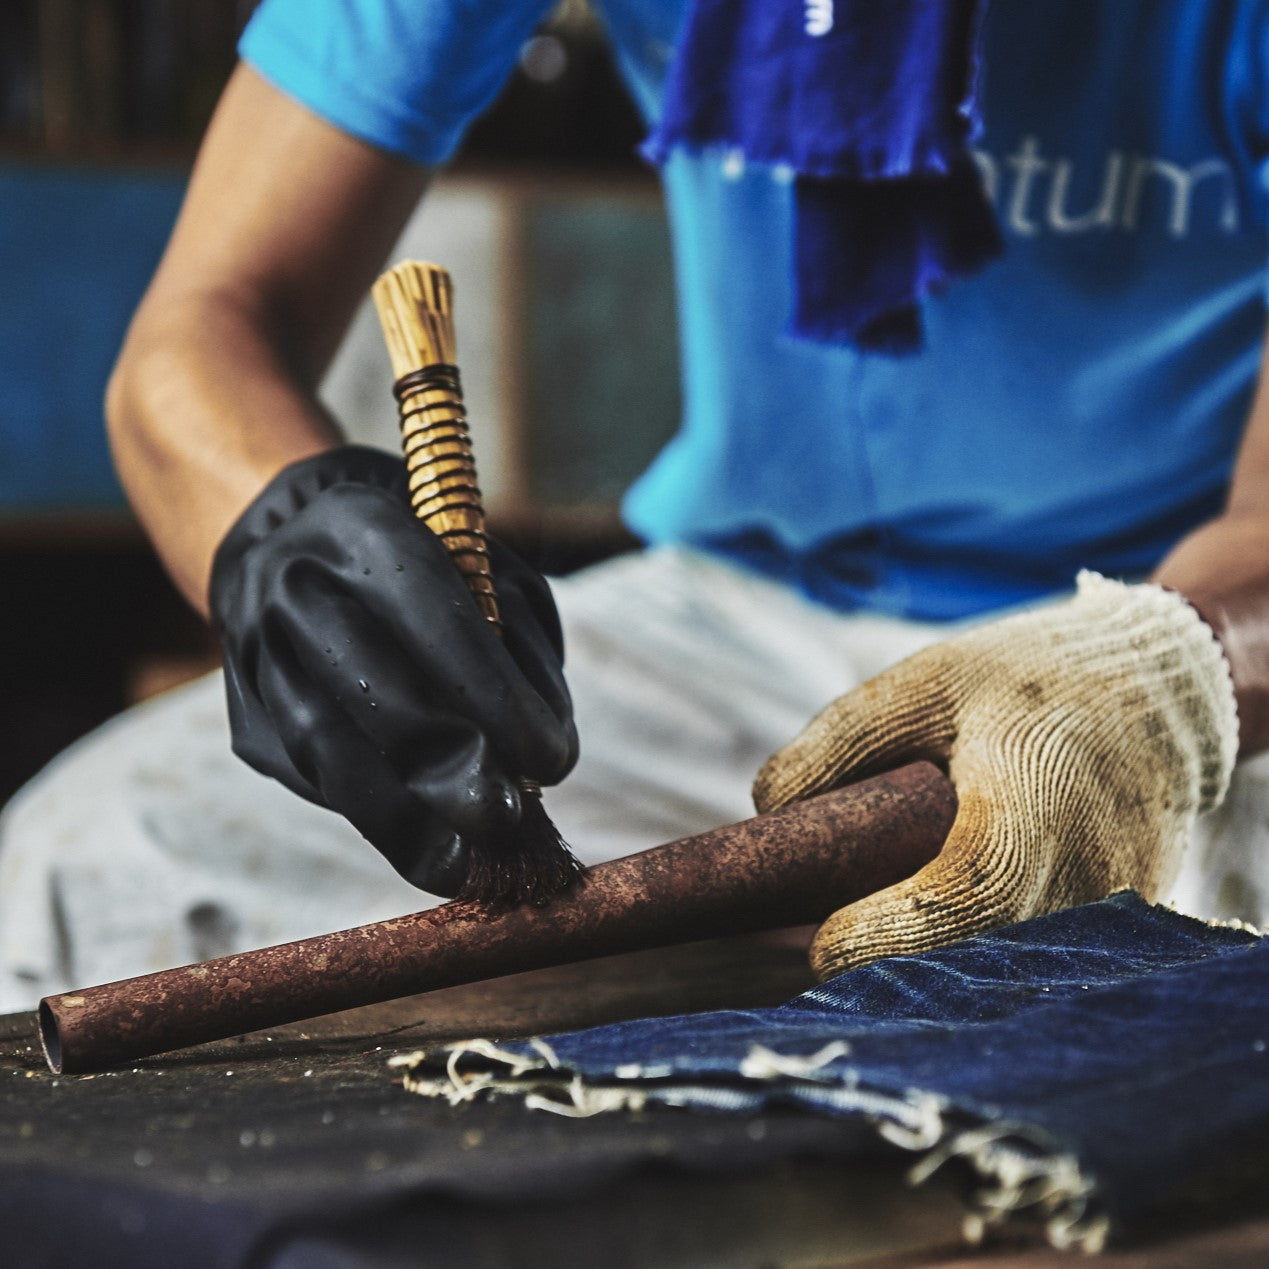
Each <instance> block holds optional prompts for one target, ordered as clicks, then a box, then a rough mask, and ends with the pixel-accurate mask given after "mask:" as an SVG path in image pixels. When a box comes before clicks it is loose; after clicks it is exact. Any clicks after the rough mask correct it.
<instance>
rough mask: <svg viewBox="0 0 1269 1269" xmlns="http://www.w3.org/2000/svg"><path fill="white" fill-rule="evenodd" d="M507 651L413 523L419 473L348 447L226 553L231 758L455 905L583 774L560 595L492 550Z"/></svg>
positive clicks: (250, 517) (311, 461)
mask: <svg viewBox="0 0 1269 1269" xmlns="http://www.w3.org/2000/svg"><path fill="white" fill-rule="evenodd" d="M490 555H491V563H492V568H493V574H494V580H495V584H496V585H497V588H498V599H499V603H500V606H501V610H502V619H503V625H504V634H505V641H504V639H500V638H499V637H498V635H497V633H496V632H495V631H494V629H493V628H492V627H491V626H490V625H489V623H488V622H487V621H486V620H485V619H484V617H483V616H482V615H481V613H480V611H479V609H478V608H477V607H476V605H475V603H474V602H473V600H472V599H471V597H470V595H469V594H468V592H467V587H466V585H465V583H464V582H463V580H462V577H461V576H460V575H459V573H458V570H457V569H456V568H455V566H454V564H453V562H452V561H451V560H450V558H449V556H448V555H447V554H446V552H445V548H444V547H443V546H442V545H441V542H440V540H439V539H438V538H437V537H436V536H435V535H434V534H432V533H431V532H430V531H429V530H428V529H427V528H426V527H425V526H424V525H423V524H421V523H420V522H419V521H418V520H416V519H415V517H414V514H413V512H412V511H411V509H410V505H409V500H408V494H407V489H406V478H405V470H404V464H403V463H402V462H401V460H400V459H398V458H395V457H393V456H392V455H390V454H387V453H386V452H383V451H381V450H374V449H366V448H363V447H360V446H345V447H343V448H340V449H335V450H331V451H329V452H327V453H324V454H319V455H317V456H315V457H313V458H307V459H303V460H301V461H300V462H298V463H295V464H293V465H292V466H290V467H288V468H286V469H285V470H284V471H282V472H281V473H280V474H279V475H278V476H276V477H275V478H274V479H273V480H272V481H271V482H270V483H269V484H268V485H267V486H266V487H265V489H264V491H263V492H262V493H261V494H260V495H259V496H258V497H257V498H256V499H255V501H254V502H253V503H252V504H251V505H250V506H249V507H248V508H247V510H246V511H245V512H244V513H243V514H242V516H241V517H240V518H239V520H238V521H237V523H236V524H235V525H234V526H233V528H232V529H231V530H230V531H229V533H228V534H227V536H226V537H225V540H224V541H223V542H222V543H221V545H220V547H219V549H218V550H217V552H216V558H215V561H214V563H213V566H212V576H211V591H210V599H211V611H212V620H213V623H214V625H215V628H216V632H217V634H218V635H219V637H220V640H221V646H222V650H223V654H224V661H225V685H226V689H227V693H228V698H229V722H230V728H231V731H232V736H233V750H234V752H235V753H236V754H237V755H238V756H239V757H240V758H242V759H244V760H245V761H246V762H248V763H249V764H250V765H251V766H253V767H255V768H256V770H258V771H262V772H264V773H265V774H266V775H270V776H273V777H274V778H275V779H277V780H280V781H281V782H282V783H283V784H285V785H286V786H287V788H289V789H291V790H293V791H294V792H296V793H298V794H299V795H300V796H301V797H304V798H307V799H308V800H309V801H311V802H316V803H317V804H318V805H319V806H326V807H329V808H331V809H332V810H334V811H338V812H339V813H340V814H341V815H343V816H344V817H345V818H347V819H348V820H349V821H350V822H351V823H352V824H353V825H354V826H355V827H356V828H357V829H358V830H359V831H360V832H361V833H362V835H363V836H365V837H366V838H367V839H368V840H369V841H370V842H371V843H372V844H373V845H374V846H375V847H376V848H377V849H378V850H379V851H380V852H382V854H383V855H384V856H385V857H386V858H387V860H388V861H389V862H390V863H391V864H392V866H393V867H394V868H395V869H396V870H397V871H398V872H399V873H400V874H401V875H402V876H403V877H405V878H406V879H407V880H408V881H411V882H413V883H414V884H415V885H417V886H419V887H420V888H422V889H425V890H429V891H431V892H432V893H434V894H440V895H452V894H454V893H455V892H456V891H457V890H458V889H459V887H460V886H461V885H462V883H463V880H464V878H465V876H466V873H467V866H468V848H469V846H470V845H471V843H473V842H474V841H478V840H479V841H482V842H484V843H487V844H488V845H489V846H490V847H491V848H496V847H497V845H498V843H499V842H500V841H503V842H509V841H510V840H511V837H512V835H513V834H514V831H515V827H516V825H517V823H518V822H519V816H520V801H519V793H518V790H517V788H516V777H518V776H528V777H530V778H531V779H534V780H537V781H538V782H539V783H541V784H554V783H557V782H558V781H559V780H561V779H562V778H563V777H564V776H565V775H567V774H568V772H569V770H570V769H571V768H572V766H573V764H574V762H575V761H576V760H577V733H576V730H575V728H574V726H573V715H572V706H571V704H570V701H569V696H568V689H567V687H566V686H565V683H564V676H563V671H562V665H563V641H562V638H561V635H560V624H559V618H558V616H557V615H556V611H555V604H554V602H553V601H552V599H551V592H550V590H549V588H548V587H547V584H546V581H545V580H544V579H543V578H542V577H541V576H540V575H539V574H538V573H537V572H535V571H534V570H533V569H531V568H530V567H529V566H528V565H527V564H525V563H524V562H523V561H522V560H520V559H518V558H517V557H516V556H515V555H514V554H512V553H511V552H510V551H508V550H507V549H506V548H505V547H502V546H500V545H499V544H497V543H495V542H491V543H490Z"/></svg>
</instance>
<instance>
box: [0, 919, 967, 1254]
mask: <svg viewBox="0 0 1269 1269" xmlns="http://www.w3.org/2000/svg"><path fill="white" fill-rule="evenodd" d="M806 983H807V971H806V969H805V967H804V961H803V954H802V950H801V941H800V940H799V939H798V938H796V937H795V938H792V939H790V938H788V937H783V938H781V937H776V938H768V939H748V940H729V941H726V942H720V943H710V944H698V945H693V946H692V947H688V948H680V949H675V950H671V951H665V952H655V953H640V954H638V955H634V956H625V957H614V958H609V959H608V960H604V961H597V962H592V963H591V964H589V965H579V966H571V967H565V968H563V969H559V970H551V971H543V972H540V973H535V974H526V975H519V976H516V977H514V978H507V979H502V980H498V981H496V982H491V983H486V984H477V985H475V986H472V987H467V988H455V989H451V990H449V991H444V992H436V993H433V994H432V995H431V996H428V997H416V998H414V999H412V1000H409V1001H402V1002H397V1003H396V1004H394V1005H388V1006H377V1007H374V1008H371V1009H365V1010H360V1011H355V1012H353V1013H349V1014H344V1015H338V1016H335V1017H332V1018H329V1019H325V1020H321V1021H318V1022H314V1023H311V1024H305V1025H304V1026H294V1027H287V1028H279V1029H278V1030H276V1031H273V1032H267V1033H257V1034H256V1035H253V1036H250V1037H246V1038H244V1039H241V1040H238V1041H231V1042H227V1043H221V1044H216V1045H208V1046H204V1047H203V1048H200V1049H197V1050H189V1051H186V1052H184V1053H181V1054H176V1055H170V1056H168V1057H166V1058H156V1059H149V1060H146V1061H143V1062H140V1063H138V1064H137V1066H135V1067H131V1068H127V1069H123V1070H116V1071H111V1072H107V1073H102V1074H98V1075H90V1076H61V1077H54V1076H52V1075H50V1074H49V1073H48V1071H47V1069H46V1068H45V1065H44V1061H43V1058H42V1056H41V1054H40V1052H39V1046H38V1041H37V1039H36V1037H35V1032H34V1019H33V1016H30V1015H12V1016H10V1017H9V1018H7V1019H3V1020H0V1046H2V1051H3V1054H4V1056H3V1060H2V1061H0V1081H3V1083H2V1084H0V1230H2V1231H3V1233H2V1234H0V1239H2V1240H3V1247H2V1248H0V1262H2V1263H4V1264H5V1265H13V1266H23V1267H25V1266H35V1265H41V1266H42V1265H62V1264H78V1263H91V1264H93V1265H95V1266H96V1265H115V1264H118V1265H128V1266H130V1267H132V1266H136V1267H142V1266H149V1265H155V1266H160V1265H161V1266H168V1265H172V1264H177V1263H179V1264H181V1265H183V1266H201V1265H209V1266H211V1265H216V1266H220V1265H278V1266H283V1265H285V1266H292V1265H294V1266H301V1265H302V1266H326V1265H330V1266H352V1265H371V1266H396V1265H405V1264H410V1265H416V1264H421V1265H446V1266H448V1265H462V1266H481V1265H490V1266H494V1265H498V1266H501V1265H526V1266H529V1265H558V1264H596V1263H606V1264H609V1265H612V1266H619V1265H644V1264H656V1265H666V1266H671V1265H684V1266H688V1265H693V1266H694V1265H700V1264H709V1263H717V1264H736V1265H747V1264H776V1263H782V1262H783V1261H784V1260H785V1258H786V1257H787V1255H788V1254H789V1253H790V1252H794V1253H796V1255H797V1258H798V1260H799V1261H800V1262H802V1263H807V1264H819V1263H831V1262H834V1261H840V1258H841V1256H842V1255H843V1254H849V1257H850V1258H852V1259H853V1258H856V1257H858V1256H869V1257H870V1256H872V1255H875V1254H878V1253H879V1252H881V1251H890V1250H901V1249H910V1248H913V1247H930V1246H933V1245H939V1244H941V1245H944V1246H950V1245H954V1244H955V1242H956V1239H957V1230H958V1228H959V1215H958V1208H957V1206H956V1204H955V1202H954V1200H953V1198H952V1197H951V1195H950V1193H949V1192H948V1191H946V1190H943V1189H936V1190H932V1191H929V1192H921V1193H920V1194H916V1195H914V1194H913V1192H912V1191H909V1190H908V1189H907V1188H906V1187H904V1186H903V1185H902V1184H901V1182H900V1175H901V1161H900V1160H898V1159H895V1158H892V1157H891V1156H890V1153H889V1148H888V1147H882V1146H879V1145H878V1144H877V1143H876V1141H875V1140H874V1139H873V1138H872V1134H871V1133H868V1132H861V1131H860V1130H859V1129H858V1128H846V1127H844V1126H843V1125H841V1124H837V1123H831V1122H829V1121H827V1120H822V1119H817V1118H813V1117H810V1116H803V1115H790V1114H786V1115H763V1116H758V1117H745V1118H731V1117H724V1116H699V1115H692V1114H689V1113H687V1112H681V1111H674V1110H668V1111H666V1110H662V1111H659V1112H658V1113H648V1114H643V1115H640V1116H634V1117H630V1116H616V1115H606V1116H600V1117H597V1118H593V1119H588V1120H568V1119H562V1118H559V1117H557V1116H554V1115H549V1114H545V1113H542V1112H530V1111H525V1110H523V1109H521V1108H519V1107H517V1106H514V1105H512V1104H510V1103H505V1102H503V1103H481V1104H472V1105H467V1106H463V1107H458V1108H452V1107H450V1106H449V1105H447V1104H446V1103H444V1102H438V1101H431V1100H426V1099H423V1098H421V1097H417V1096H415V1095H413V1094H410V1093H407V1092H405V1091H404V1090H403V1089H402V1088H401V1087H400V1083H399V1080H398V1079H397V1077H396V1076H395V1075H394V1073H393V1072H392V1071H391V1070H390V1069H389V1068H388V1066H387V1059H388V1058H389V1057H390V1056H391V1055H392V1054H393V1053H396V1052H408V1051H410V1050H411V1049H413V1048H414V1047H416V1046H417V1045H419V1044H421V1043H431V1042H435V1041H439V1040H444V1039H451V1038H459V1037H464V1036H470V1035H476V1034H480V1035H493V1036H497V1035H510V1034H526V1033H533V1032H538V1031H546V1030H559V1029H561V1028H567V1027H573V1026H584V1025H590V1024H592V1023H598V1022H602V1021H609V1020H613V1019H615V1018H619V1017H625V1016H632V1015H637V1014H642V1013H653V1012H664V1011H665V1010H666V1008H670V1009H674V1010H679V1009H696V1008H706V1007H714V1006H731V1005H737V1004H746V1003H747V1004H754V1005H757V1004H762V1003H770V1002H772V1001H775V1000H779V999H782V998H784V997H786V996H788V995H790V994H792V993H794V992H796V991H797V990H799V989H800V988H801V987H803V986H805V985H806ZM826 1257H827V1258H826Z"/></svg>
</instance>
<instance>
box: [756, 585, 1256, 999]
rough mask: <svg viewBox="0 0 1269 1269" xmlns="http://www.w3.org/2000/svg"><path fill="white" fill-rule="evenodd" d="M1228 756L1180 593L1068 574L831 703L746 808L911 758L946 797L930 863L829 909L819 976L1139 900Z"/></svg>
mask: <svg viewBox="0 0 1269 1269" xmlns="http://www.w3.org/2000/svg"><path fill="white" fill-rule="evenodd" d="M1237 748H1238V721H1237V715H1236V710H1235V704H1234V691H1233V683H1232V681H1231V679H1230V674H1229V669H1228V666H1227V664H1226V662H1225V658H1224V656H1223V654H1222V651H1221V648H1220V645H1219V644H1218V642H1217V640H1216V638H1215V636H1214V635H1213V633H1212V631H1211V629H1210V628H1209V627H1208V626H1207V625H1205V624H1204V623H1203V621H1202V620H1201V618H1200V617H1199V615H1198V613H1197V612H1195V611H1194V609H1193V608H1191V607H1190V605H1189V604H1188V603H1186V601H1185V600H1184V599H1182V598H1181V597H1180V596H1179V595H1176V594H1173V593H1170V592H1168V591H1165V590H1162V589H1161V588H1159V587H1157V586H1152V585H1144V584H1143V585H1135V586H1126V585H1123V584H1121V583H1118V582H1113V581H1108V580H1107V579H1105V578H1103V577H1100V576H1098V575H1096V574H1092V573H1084V574H1081V576H1080V579H1079V587H1078V591H1077V593H1076V595H1075V597H1074V598H1072V599H1070V600H1068V601H1065V602H1062V603H1059V604H1054V605H1052V606H1049V607H1045V608H1041V609H1038V610H1035V611H1032V612H1028V613H1023V614H1020V615H1016V616H1011V617H1007V618H1003V619H1001V620H998V621H995V622H991V623H989V624H986V625H983V626H980V627H978V628H976V629H973V630H970V631H967V632H966V633H963V634H960V635H956V636H953V637H952V638H950V639H948V640H947V641H945V642H943V643H940V644H936V645H934V646H933V647H930V648H927V649H925V650H924V651H922V652H918V653H917V654H916V655H915V656H913V657H910V658H908V659H907V660H906V661H903V662H901V663H899V664H898V665H896V666H893V667H892V668H891V669H889V670H887V671H885V672H884V673H882V674H881V675H879V676H878V677H877V678H875V679H872V680H870V681H869V682H867V683H864V684H863V685H862V686H860V687H859V688H857V689H856V690H855V691H853V692H849V693H847V694H846V695H845V696H842V697H840V698H839V699H838V700H837V701H835V702H834V703H833V704H831V705H830V706H829V707H828V708H827V709H826V710H824V711H823V713H821V714H820V715H819V716H818V717H817V718H815V719H814V720H813V721H812V722H811V724H810V725H809V726H808V727H807V728H806V730H805V731H804V732H803V733H802V734H801V735H800V736H799V737H798V738H797V739H796V740H794V741H793V743H792V744H790V745H788V746H787V747H786V748H784V749H782V750H781V751H780V752H779V753H777V754H776V755H775V756H774V757H772V758H771V759H769V760H768V762H767V763H766V765H765V766H764V767H763V769H762V771H761V772H760V773H759V775H758V778H757V781H756V783H755V785H754V802H755V804H756V806H757V807H758V809H759V811H767V810H770V809H773V808H774V807H778V806H783V805H784V804H785V803H787V802H792V801H796V800H797V799H800V798H804V797H808V796H810V795H812V794H815V793H820V792H823V791H824V790H826V789H830V788H834V787H836V786H838V785H840V784H845V783H847V782H849V781H851V780H856V779H859V778H860V777H862V776H865V775H868V774H870V773H875V772H877V771H880V770H885V769H888V768H891V767H894V766H897V765H899V764H900V763H903V762H907V761H910V760H913V759H917V758H928V759H931V760H933V761H935V762H937V763H941V764H943V765H945V767H946V768H947V770H948V773H949V775H950V776H951V778H952V781H953V783H954V784H955V786H956V791H957V796H958V798H959V810H958V813H957V816H956V821H955V824H954V825H953V827H952V830H951V833H950V834H949V836H948V839H947V842H946V844H945V846H944V847H943V850H942V852H941V853H940V854H939V856H938V858H937V859H935V860H934V861H932V862H931V863H929V864H927V865H926V866H925V867H924V868H922V869H921V870H920V871H919V872H918V873H916V874H915V875H914V876H913V877H910V878H909V879H908V880H907V881H904V882H901V883H900V884H899V885H897V886H891V887H890V888H888V889H886V890H882V891H880V892H878V893H877V894H875V895H870V896H869V897H868V898H866V899H863V900H861V901H859V902H857V903H853V904H851V905H850V906H848V907H845V908H842V909H841V910H840V911H838V912H837V913H835V914H834V915H833V916H832V917H830V918H829V919H828V921H827V922H825V924H824V925H823V926H822V927H821V929H820V930H819V932H818V933H817V935H816V937H815V941H814V944H813V946H812V951H811V959H812V964H813V966H814V969H815V972H816V973H817V974H818V975H819V976H820V977H821V978H828V977H830V976H832V975H834V974H838V973H841V972H842V971H843V970H846V969H850V968H852V967H853V966H856V965H860V964H864V963H866V962H868V961H871V960H875V959H877V958H878V957H882V956H892V955H896V954H899V953H905V952H917V951H924V950H927V949H929V948H932V947H939V946H943V945H944V944H947V943H952V942H955V941H957V940H959V939H962V938H966V937H968V936H970V935H972V934H976V933H980V932H982V931H984V930H989V929H994V928H996V927H998V926H1002V925H1007V924H1010V923H1011V922H1014V921H1020V920H1023V919H1025V918H1027V917H1030V916H1037V915H1040V914H1041V913H1045V912H1051V911H1054V910H1056V909H1058V908H1063V907H1068V906H1071V905H1073V904H1078V903H1086V902H1091V901H1092V900H1095V899H1100V898H1102V897H1104V896H1105V895H1107V894H1110V893H1111V892H1112V891H1115V890H1119V889H1123V888H1125V887H1132V888H1134V889H1136V890H1139V891H1140V892H1141V893H1142V894H1144V895H1145V896H1146V897H1147V898H1151V899H1153V898H1157V897H1158V896H1159V895H1160V893H1161V892H1162V891H1163V890H1164V888H1165V887H1166V886H1167V885H1168V884H1169V883H1170V882H1171V881H1172V879H1173V877H1174V876H1175V873H1176V870H1177V868H1178V866H1179V863H1180V858H1181V852H1182V850H1183V848H1184V844H1185V841H1186V838H1187V835H1188V833H1189V830H1190V827H1191V825H1192V824H1193V822H1194V819H1195V817H1196V816H1197V815H1200V814H1202V813H1203V812H1205V811H1208V810H1211V809H1213V808H1214V807H1216V806H1217V805H1218V804H1219V803H1220V801H1221V799H1222V798H1223V797H1224V794H1225V789H1226V787H1227V785H1228V782H1229V776H1230V772H1231V770H1232V768H1233V764H1234V758H1235V755H1236V753H1237Z"/></svg>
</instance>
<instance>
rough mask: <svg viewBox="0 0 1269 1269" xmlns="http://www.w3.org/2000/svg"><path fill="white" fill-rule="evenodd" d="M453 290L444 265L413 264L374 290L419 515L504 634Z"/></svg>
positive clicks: (398, 269) (386, 276) (401, 266)
mask: <svg viewBox="0 0 1269 1269" xmlns="http://www.w3.org/2000/svg"><path fill="white" fill-rule="evenodd" d="M453 293H454V290H453V284H452V282H451V281H450V276H449V273H448V272H446V270H445V269H442V268H441V267H440V266H439V265H435V264H425V263H422V262H420V261H417V260H406V261H403V262H402V263H400V264H398V265H395V266H394V267H393V268H391V269H389V270H388V272H387V273H385V274H384V275H383V276H382V277H381V278H379V280H378V281H377V282H376V283H375V284H374V287H373V288H372V289H371V294H372V296H373V297H374V303H375V309H376V310H377V312H378V314H379V322H380V325H381V326H382V327H383V335H384V340H385V341H386V343H387V346H388V355H389V357H390V358H391V360H392V375H393V378H394V379H395V381H396V393H397V401H398V405H399V409H400V416H401V443H402V446H403V448H404V451H405V465H406V470H407V472H408V473H409V481H410V505H411V506H412V507H413V508H414V514H415V515H416V516H417V517H418V518H419V519H420V520H422V521H423V523H424V524H426V525H427V527H428V528H429V529H431V530H432V532H433V533H435V534H436V536H437V537H439V538H440V540H441V541H442V542H443V543H444V545H445V549H446V550H447V551H448V552H449V553H450V557H451V559H453V561H454V564H455V565H456V566H457V568H458V570H459V572H460V573H462V575H463V580H464V581H465V582H466V583H467V588H468V590H470V591H471V593H472V596H473V598H474V599H475V600H476V603H477V604H478V605H479V607H480V610H481V612H482V613H484V615H485V618H486V619H487V620H488V621H489V622H490V623H491V624H492V625H493V626H494V627H495V628H496V629H497V630H498V631H499V633H501V631H502V621H501V618H500V616H499V612H498V597H497V594H496V593H495V591H494V584H493V576H492V573H491V571H490V567H489V546H488V542H487V540H486V537H485V510H484V506H483V504H482V502H481V495H480V486H479V485H478V484H477V481H476V460H475V457H474V456H473V454H472V446H471V434H470V432H469V430H468V426H467V410H466V407H465V406H464V405H463V391H462V386H461V384H460V382H459V377H458V364H457V344H456V340H455V337H454V309H453Z"/></svg>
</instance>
